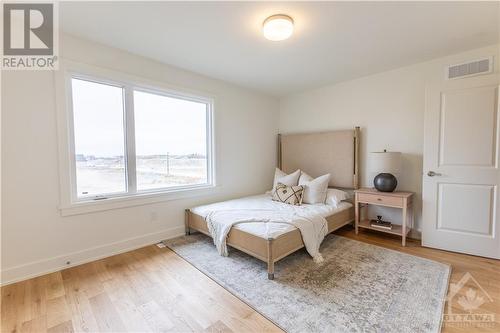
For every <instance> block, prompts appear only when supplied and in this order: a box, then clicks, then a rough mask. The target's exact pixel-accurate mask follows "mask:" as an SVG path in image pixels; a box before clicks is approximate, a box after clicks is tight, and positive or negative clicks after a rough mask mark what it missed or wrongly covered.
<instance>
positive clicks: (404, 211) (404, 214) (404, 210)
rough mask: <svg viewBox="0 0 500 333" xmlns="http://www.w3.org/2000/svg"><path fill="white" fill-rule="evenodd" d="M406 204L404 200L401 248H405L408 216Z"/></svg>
mask: <svg viewBox="0 0 500 333" xmlns="http://www.w3.org/2000/svg"><path fill="white" fill-rule="evenodd" d="M407 209H408V202H407V200H406V199H404V200H403V223H402V224H403V240H402V244H403V246H406V217H407V216H408V212H407Z"/></svg>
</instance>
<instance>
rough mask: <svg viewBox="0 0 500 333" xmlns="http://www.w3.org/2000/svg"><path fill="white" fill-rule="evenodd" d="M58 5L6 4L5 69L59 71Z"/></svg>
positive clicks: (4, 19) (4, 10)
mask: <svg viewBox="0 0 500 333" xmlns="http://www.w3.org/2000/svg"><path fill="white" fill-rule="evenodd" d="M55 6H56V4H55V3H4V4H3V8H2V9H3V14H2V17H3V36H2V37H3V59H2V69H56V68H55V65H56V61H57V54H56V50H57V40H56V39H57V29H56V28H57V26H56V23H57V22H56V21H57V20H56V15H55V14H56V8H55Z"/></svg>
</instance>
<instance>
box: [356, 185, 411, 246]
mask: <svg viewBox="0 0 500 333" xmlns="http://www.w3.org/2000/svg"><path fill="white" fill-rule="evenodd" d="M362 204H364V207H365V208H366V207H368V205H376V206H384V207H393V208H400V209H401V210H402V214H403V222H402V225H397V224H393V225H392V229H391V230H385V229H381V228H377V227H372V226H371V225H370V220H369V219H363V220H360V219H361V217H360V216H361V215H360V213H361V211H360V205H362ZM354 211H355V217H354V221H355V228H356V234H357V233H358V231H359V228H365V229H371V230H377V231H380V232H385V233H388V234H393V235H398V236H401V238H402V241H401V243H402V244H403V246H405V245H406V236H407V235H408V233H409V232H410V230H411V228H412V227H413V193H412V192H379V191H377V190H376V189H374V188H361V189H359V190H355V191H354ZM365 216H367V214H365Z"/></svg>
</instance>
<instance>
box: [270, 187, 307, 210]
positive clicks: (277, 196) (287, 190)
mask: <svg viewBox="0 0 500 333" xmlns="http://www.w3.org/2000/svg"><path fill="white" fill-rule="evenodd" d="M303 193H304V187H302V186H299V185H295V186H287V185H285V184H281V183H278V185H276V189H275V190H274V191H273V200H274V201H279V202H283V203H286V204H289V205H295V206H300V205H301V204H302V194H303Z"/></svg>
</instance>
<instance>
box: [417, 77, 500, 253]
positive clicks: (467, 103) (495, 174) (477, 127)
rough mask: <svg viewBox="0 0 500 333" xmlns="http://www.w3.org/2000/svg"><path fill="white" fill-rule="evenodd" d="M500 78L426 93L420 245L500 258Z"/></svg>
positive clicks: (448, 85)
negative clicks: (499, 100) (499, 159)
mask: <svg viewBox="0 0 500 333" xmlns="http://www.w3.org/2000/svg"><path fill="white" fill-rule="evenodd" d="M498 94H499V78H498V75H496V74H491V75H483V76H476V77H470V78H462V79H456V80H448V81H446V82H443V83H442V84H440V85H433V86H429V87H427V89H426V110H425V121H424V135H425V140H424V175H423V191H422V192H423V193H422V194H423V198H422V199H423V214H422V215H423V219H422V220H423V225H422V244H423V245H424V246H428V247H434V248H439V249H444V250H449V251H455V252H463V253H468V254H474V255H478V256H484V257H490V258H500V225H499V217H498V215H499V208H500V207H499V201H500V200H499V198H498V185H499V183H500V172H499V166H498V163H499V161H498V155H499V154H498V153H499V134H498V127H499V114H498V113H499V111H498V110H499V106H498Z"/></svg>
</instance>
